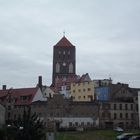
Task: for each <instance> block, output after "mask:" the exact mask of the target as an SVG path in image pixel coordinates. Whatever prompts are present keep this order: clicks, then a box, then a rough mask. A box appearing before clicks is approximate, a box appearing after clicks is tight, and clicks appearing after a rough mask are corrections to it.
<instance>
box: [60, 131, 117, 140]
mask: <svg viewBox="0 0 140 140" xmlns="http://www.w3.org/2000/svg"><path fill="white" fill-rule="evenodd" d="M117 135H118V133H116V132H114V131H113V130H94V131H84V132H58V133H57V140H115V139H116V136H117Z"/></svg>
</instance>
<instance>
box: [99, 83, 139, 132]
mask: <svg viewBox="0 0 140 140" xmlns="http://www.w3.org/2000/svg"><path fill="white" fill-rule="evenodd" d="M136 94H137V91H136V90H134V89H131V88H130V87H129V86H128V84H122V83H117V84H111V85H110V86H109V94H108V95H109V96H108V100H100V101H99V104H100V109H99V112H100V113H99V118H100V127H101V128H114V127H116V126H120V127H122V128H124V129H130V128H138V121H139V120H138V107H137V106H138V103H137V101H136V96H137V95H136Z"/></svg>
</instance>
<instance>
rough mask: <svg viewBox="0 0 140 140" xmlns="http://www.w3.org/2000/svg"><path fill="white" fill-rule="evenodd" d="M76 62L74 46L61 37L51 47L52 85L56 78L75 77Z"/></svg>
mask: <svg viewBox="0 0 140 140" xmlns="http://www.w3.org/2000/svg"><path fill="white" fill-rule="evenodd" d="M75 71H76V60H75V46H74V45H72V44H71V42H70V41H69V40H68V39H67V38H66V37H65V36H63V37H62V39H60V41H59V42H58V43H57V44H56V45H55V46H54V47H53V75H52V84H54V83H55V79H56V77H57V78H68V77H72V76H75Z"/></svg>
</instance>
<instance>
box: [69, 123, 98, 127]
mask: <svg viewBox="0 0 140 140" xmlns="http://www.w3.org/2000/svg"><path fill="white" fill-rule="evenodd" d="M85 125H86V126H92V125H95V123H92V122H81V123H78V122H74V123H72V122H69V126H70V127H72V126H85Z"/></svg>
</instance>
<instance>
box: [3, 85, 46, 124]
mask: <svg viewBox="0 0 140 140" xmlns="http://www.w3.org/2000/svg"><path fill="white" fill-rule="evenodd" d="M44 100H46V99H45V98H43V95H42V92H41V90H40V88H38V87H32V88H19V89H6V88H3V89H2V90H0V103H1V104H2V105H3V106H4V107H5V109H6V115H5V119H6V122H11V121H13V120H17V119H19V118H21V117H22V116H23V112H24V110H27V109H28V108H29V107H30V104H31V103H32V102H35V101H44Z"/></svg>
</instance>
